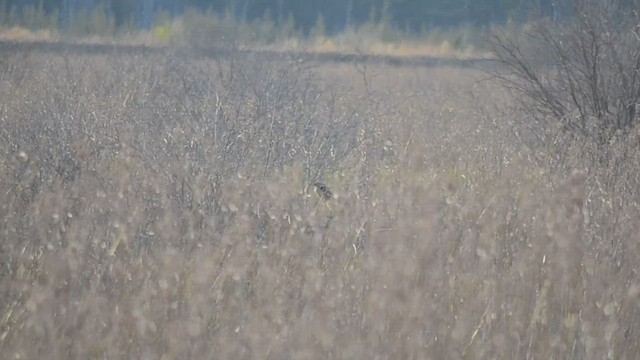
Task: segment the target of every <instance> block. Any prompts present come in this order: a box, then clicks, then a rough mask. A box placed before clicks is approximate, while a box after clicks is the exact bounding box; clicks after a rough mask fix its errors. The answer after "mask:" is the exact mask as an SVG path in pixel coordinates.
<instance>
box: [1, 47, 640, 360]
mask: <svg viewBox="0 0 640 360" xmlns="http://www.w3.org/2000/svg"><path fill="white" fill-rule="evenodd" d="M486 78H487V75H486V74H484V73H483V72H481V71H478V70H474V69H471V68H467V67H454V66H449V67H446V66H441V67H422V66H417V65H414V66H407V65H406V64H405V65H403V66H393V65H388V64H385V63H383V62H377V63H367V62H366V61H365V59H361V58H355V59H353V62H338V63H336V62H318V61H315V60H314V59H310V58H298V57H291V56H285V55H282V56H279V57H278V56H268V57H264V56H262V55H261V54H260V53H231V54H229V56H226V57H223V58H213V59H211V58H206V57H192V56H188V55H187V54H180V53H176V52H170V51H166V52H162V51H158V52H150V53H145V54H142V53H135V52H129V53H119V52H113V53H110V52H106V53H105V52H103V53H91V54H83V53H80V52H74V53H66V52H38V51H31V50H29V49H28V48H23V49H13V50H12V51H4V52H2V53H0V99H2V100H1V102H0V219H1V222H0V237H1V238H2V241H1V242H0V354H4V356H6V358H7V359H11V358H16V359H18V358H19V359H38V358H47V359H93V358H104V359H119V358H123V359H129V358H140V359H159V358H163V359H178V358H180V359H252V358H258V359H283V358H284V359H323V358H337V359H405V358H411V359H447V358H451V359H603V358H611V359H633V358H635V357H636V356H637V353H638V352H639V351H640V344H639V342H638V339H639V338H640V278H639V277H638V264H640V242H639V241H638V240H639V238H638V234H639V233H640V232H639V231H640V226H639V225H640V222H639V221H638V219H639V216H640V209H639V206H638V203H639V200H640V186H639V185H640V184H639V182H640V179H638V175H637V174H638V173H639V172H640V153H639V151H640V147H639V146H638V136H632V137H630V138H629V140H628V141H629V142H628V143H625V144H612V145H611V147H610V149H609V150H607V151H608V153H607V159H608V160H607V161H604V162H603V161H601V159H602V156H600V154H597V155H596V154H595V151H596V150H594V149H593V148H592V146H591V145H590V144H589V143H585V142H581V141H575V142H573V141H571V140H569V139H563V138H560V137H557V136H555V135H557V134H556V133H554V132H553V131H538V130H539V129H538V128H536V122H535V121H536V120H535V119H534V118H532V117H531V115H529V113H527V112H524V111H523V110H522V109H521V108H520V107H519V106H518V102H516V101H515V99H514V96H515V95H514V94H510V93H509V92H507V91H505V90H504V89H501V88H498V87H497V86H496V85H495V84H493V83H491V82H489V81H485V80H486ZM316 180H322V181H324V182H325V183H326V184H328V185H329V186H330V187H331V190H332V191H333V193H334V198H333V199H331V200H329V201H327V202H324V201H322V200H320V198H319V197H318V196H317V195H316V194H315V193H314V192H313V190H312V189H311V188H310V184H311V183H312V182H314V181H316Z"/></svg>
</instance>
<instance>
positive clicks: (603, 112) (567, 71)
mask: <svg viewBox="0 0 640 360" xmlns="http://www.w3.org/2000/svg"><path fill="white" fill-rule="evenodd" d="M574 12H575V14H574V15H573V16H572V17H571V18H570V19H567V20H566V21H564V22H557V23H556V22H552V21H550V20H548V19H547V20H544V19H543V20H540V21H538V22H537V23H535V24H533V25H532V26H531V28H530V29H528V30H526V31H525V33H524V34H518V33H517V32H516V33H511V34H499V35H496V36H495V37H494V41H493V42H492V45H493V53H494V55H495V56H496V58H497V60H498V62H499V63H501V64H503V65H506V68H507V69H508V70H509V71H508V72H507V73H504V72H502V73H499V74H498V79H499V80H500V81H501V82H502V83H503V84H506V85H507V86H509V87H511V88H514V89H516V90H517V91H518V92H520V93H521V94H522V95H524V96H523V99H524V100H526V101H527V102H528V105H527V107H528V108H529V109H530V110H531V111H532V112H534V113H536V114H537V119H538V122H536V123H535V124H530V125H531V127H532V128H534V130H535V131H536V132H538V134H539V137H540V138H543V137H544V135H543V134H545V133H546V134H549V130H550V129H551V128H553V127H555V126H556V125H559V126H560V127H561V129H562V130H563V131H564V136H580V137H582V138H583V139H585V140H587V141H593V142H595V143H596V144H597V145H598V146H601V147H603V146H605V145H607V144H608V143H609V142H610V140H611V138H612V137H613V136H614V135H615V134H616V133H617V132H619V133H625V134H626V133H628V132H629V131H630V130H631V129H632V128H634V126H636V125H637V123H638V119H639V116H638V114H637V109H638V104H640V76H639V74H638V72H639V71H640V31H639V30H640V29H639V28H638V23H639V20H640V13H639V12H638V11H637V8H634V7H633V6H628V4H627V5H626V6H625V4H624V2H620V1H592V0H578V1H575V2H574ZM552 133H555V132H552ZM547 140H548V139H547Z"/></svg>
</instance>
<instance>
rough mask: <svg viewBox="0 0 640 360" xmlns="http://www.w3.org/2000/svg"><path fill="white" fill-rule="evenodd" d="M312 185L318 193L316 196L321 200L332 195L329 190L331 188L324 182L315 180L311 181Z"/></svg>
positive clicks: (326, 199) (327, 198) (325, 199)
mask: <svg viewBox="0 0 640 360" xmlns="http://www.w3.org/2000/svg"><path fill="white" fill-rule="evenodd" d="M313 186H314V187H315V190H316V194H318V196H320V197H321V198H322V200H324V201H328V200H329V199H331V198H332V197H333V193H332V192H331V189H329V187H328V186H327V185H325V184H324V183H322V182H320V181H317V182H315V183H313Z"/></svg>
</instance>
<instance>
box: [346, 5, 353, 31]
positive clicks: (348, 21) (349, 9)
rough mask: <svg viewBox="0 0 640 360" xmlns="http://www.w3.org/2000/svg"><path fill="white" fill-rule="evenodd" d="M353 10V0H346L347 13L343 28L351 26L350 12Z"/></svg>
mask: <svg viewBox="0 0 640 360" xmlns="http://www.w3.org/2000/svg"><path fill="white" fill-rule="evenodd" d="M352 12H353V0H349V1H347V15H346V17H345V24H344V28H345V30H347V29H349V28H350V27H351V13H352Z"/></svg>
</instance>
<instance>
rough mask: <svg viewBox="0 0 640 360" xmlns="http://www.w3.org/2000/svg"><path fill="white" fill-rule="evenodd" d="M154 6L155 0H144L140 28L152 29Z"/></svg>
mask: <svg viewBox="0 0 640 360" xmlns="http://www.w3.org/2000/svg"><path fill="white" fill-rule="evenodd" d="M153 5H154V0H142V9H141V14H140V26H141V27H142V28H143V29H146V30H149V29H151V22H152V21H153Z"/></svg>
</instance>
